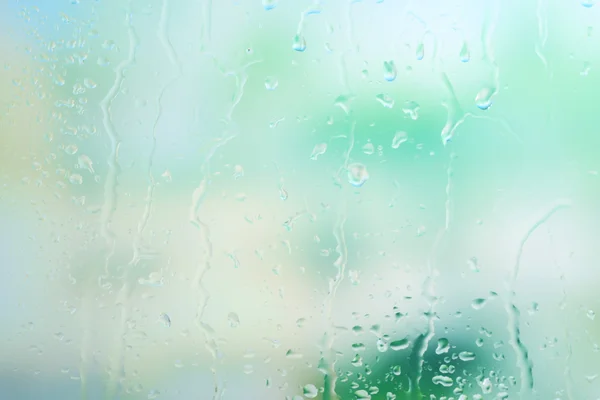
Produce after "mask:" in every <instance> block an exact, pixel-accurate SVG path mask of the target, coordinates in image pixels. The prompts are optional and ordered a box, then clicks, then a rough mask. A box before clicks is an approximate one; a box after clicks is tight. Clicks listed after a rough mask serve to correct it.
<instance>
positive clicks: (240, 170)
mask: <svg viewBox="0 0 600 400" xmlns="http://www.w3.org/2000/svg"><path fill="white" fill-rule="evenodd" d="M243 176H244V167H242V166H241V165H236V166H235V167H233V179H239V178H241V177H243Z"/></svg>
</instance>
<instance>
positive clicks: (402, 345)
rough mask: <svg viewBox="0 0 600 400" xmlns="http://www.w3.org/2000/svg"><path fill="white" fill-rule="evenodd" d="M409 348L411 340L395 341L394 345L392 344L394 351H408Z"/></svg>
mask: <svg viewBox="0 0 600 400" xmlns="http://www.w3.org/2000/svg"><path fill="white" fill-rule="evenodd" d="M408 346H410V340H408V338H404V339H400V340H394V341H393V342H392V343H390V348H391V349H392V350H394V351H399V350H404V349H407V348H408Z"/></svg>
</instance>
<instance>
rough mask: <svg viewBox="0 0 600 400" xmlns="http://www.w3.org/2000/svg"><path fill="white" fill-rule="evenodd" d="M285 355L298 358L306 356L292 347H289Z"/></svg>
mask: <svg viewBox="0 0 600 400" xmlns="http://www.w3.org/2000/svg"><path fill="white" fill-rule="evenodd" d="M285 357H286V358H289V359H293V360H297V359H300V358H302V357H304V356H303V355H302V353H298V352H295V351H293V350H292V349H289V350H288V351H287V352H286V353H285Z"/></svg>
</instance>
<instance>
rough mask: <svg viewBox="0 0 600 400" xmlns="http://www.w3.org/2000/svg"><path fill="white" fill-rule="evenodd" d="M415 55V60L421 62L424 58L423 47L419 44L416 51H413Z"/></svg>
mask: <svg viewBox="0 0 600 400" xmlns="http://www.w3.org/2000/svg"><path fill="white" fill-rule="evenodd" d="M415 55H416V56H417V60H419V61H421V60H422V59H423V57H425V45H423V43H419V44H418V45H417V50H416V51H415Z"/></svg>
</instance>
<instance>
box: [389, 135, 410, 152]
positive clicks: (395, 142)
mask: <svg viewBox="0 0 600 400" xmlns="http://www.w3.org/2000/svg"><path fill="white" fill-rule="evenodd" d="M407 140H408V134H407V133H406V132H404V131H399V132H396V134H394V138H393V139H392V148H393V149H397V148H398V147H400V145H401V144H402V143H404V142H406V141H407Z"/></svg>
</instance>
